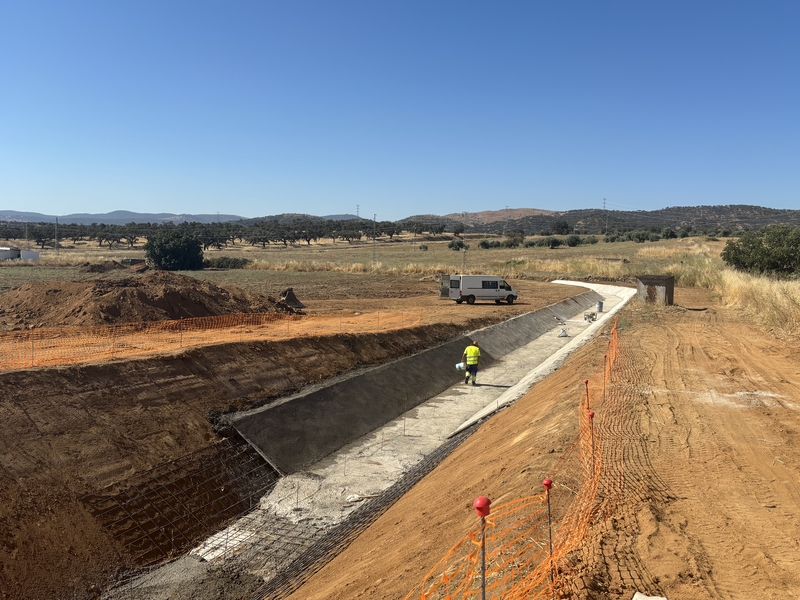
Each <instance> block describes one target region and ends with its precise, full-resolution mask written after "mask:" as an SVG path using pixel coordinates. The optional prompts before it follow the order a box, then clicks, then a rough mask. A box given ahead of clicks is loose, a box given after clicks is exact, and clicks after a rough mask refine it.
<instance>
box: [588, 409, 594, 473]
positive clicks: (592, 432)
mask: <svg viewBox="0 0 800 600" xmlns="http://www.w3.org/2000/svg"><path fill="white" fill-rule="evenodd" d="M588 416H589V431H590V432H591V435H592V477H594V412H593V411H591V410H590V411H589V412H588Z"/></svg>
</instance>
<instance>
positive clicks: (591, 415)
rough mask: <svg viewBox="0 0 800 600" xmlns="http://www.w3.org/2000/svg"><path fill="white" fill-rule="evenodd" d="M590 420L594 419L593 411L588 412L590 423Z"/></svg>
mask: <svg viewBox="0 0 800 600" xmlns="http://www.w3.org/2000/svg"><path fill="white" fill-rule="evenodd" d="M592 419H594V411H591V410H590V411H589V420H590V421H591V420H592Z"/></svg>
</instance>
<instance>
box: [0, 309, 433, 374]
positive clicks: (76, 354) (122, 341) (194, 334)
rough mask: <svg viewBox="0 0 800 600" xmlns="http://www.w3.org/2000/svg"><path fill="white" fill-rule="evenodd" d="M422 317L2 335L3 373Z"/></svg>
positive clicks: (256, 320)
mask: <svg viewBox="0 0 800 600" xmlns="http://www.w3.org/2000/svg"><path fill="white" fill-rule="evenodd" d="M421 321H422V311H417V310H415V311H382V312H372V313H360V314H347V315H336V314H331V315H291V314H286V313H240V314H234V315H221V316H216V317H197V318H191V319H181V320H174V321H149V322H141V323H123V324H120V325H106V326H96V327H49V328H44V327H42V328H37V329H29V330H25V331H8V332H0V371H13V370H18V369H29V368H33V367H54V366H63V365H71V364H76V363H84V362H91V361H98V360H110V359H121V358H131V357H141V356H147V355H150V354H160V353H167V352H174V351H176V350H180V349H182V348H188V347H194V346H207V345H211V344H224V343H230V342H245V341H247V342H252V341H261V340H269V341H276V340H282V339H288V338H295V337H303V336H325V335H336V334H342V333H374V332H381V331H391V330H395V329H403V328H407V327H414V326H416V325H419V324H420V322H421Z"/></svg>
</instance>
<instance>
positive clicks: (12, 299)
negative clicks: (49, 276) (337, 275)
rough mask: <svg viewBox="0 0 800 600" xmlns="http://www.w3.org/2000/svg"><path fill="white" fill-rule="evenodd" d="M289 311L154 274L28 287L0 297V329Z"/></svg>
mask: <svg viewBox="0 0 800 600" xmlns="http://www.w3.org/2000/svg"><path fill="white" fill-rule="evenodd" d="M276 311H280V312H284V311H285V312H293V311H292V309H291V308H289V307H288V306H286V305H285V304H284V303H282V302H277V301H276V300H275V299H274V298H272V297H269V296H262V295H259V294H253V293H251V292H247V291H245V290H242V289H239V288H235V287H221V286H218V285H215V284H213V283H211V282H208V281H200V280H198V279H194V278H192V277H186V276H185V275H179V274H176V273H170V272H167V271H153V272H148V273H144V274H142V275H139V276H134V277H129V278H125V279H120V280H93V281H86V282H74V281H48V282H37V283H27V284H25V285H23V286H22V287H20V288H18V289H15V290H11V291H10V292H8V293H6V294H3V295H2V296H0V330H6V331H8V330H19V329H27V328H32V327H64V326H90V325H111V324H115V323H134V322H140V321H163V320H169V319H181V318H184V319H186V318H191V317H208V316H213V315H223V314H233V313H254V312H276Z"/></svg>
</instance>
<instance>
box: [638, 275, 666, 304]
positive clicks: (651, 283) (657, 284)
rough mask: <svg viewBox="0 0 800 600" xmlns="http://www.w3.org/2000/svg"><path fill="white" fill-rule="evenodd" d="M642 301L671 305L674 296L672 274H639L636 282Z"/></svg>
mask: <svg viewBox="0 0 800 600" xmlns="http://www.w3.org/2000/svg"><path fill="white" fill-rule="evenodd" d="M636 287H637V290H638V292H639V294H638V297H639V300H641V301H642V302H656V303H658V304H666V305H668V306H669V305H672V303H673V300H674V297H675V276H674V275H641V276H640V277H638V282H637V284H636Z"/></svg>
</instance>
